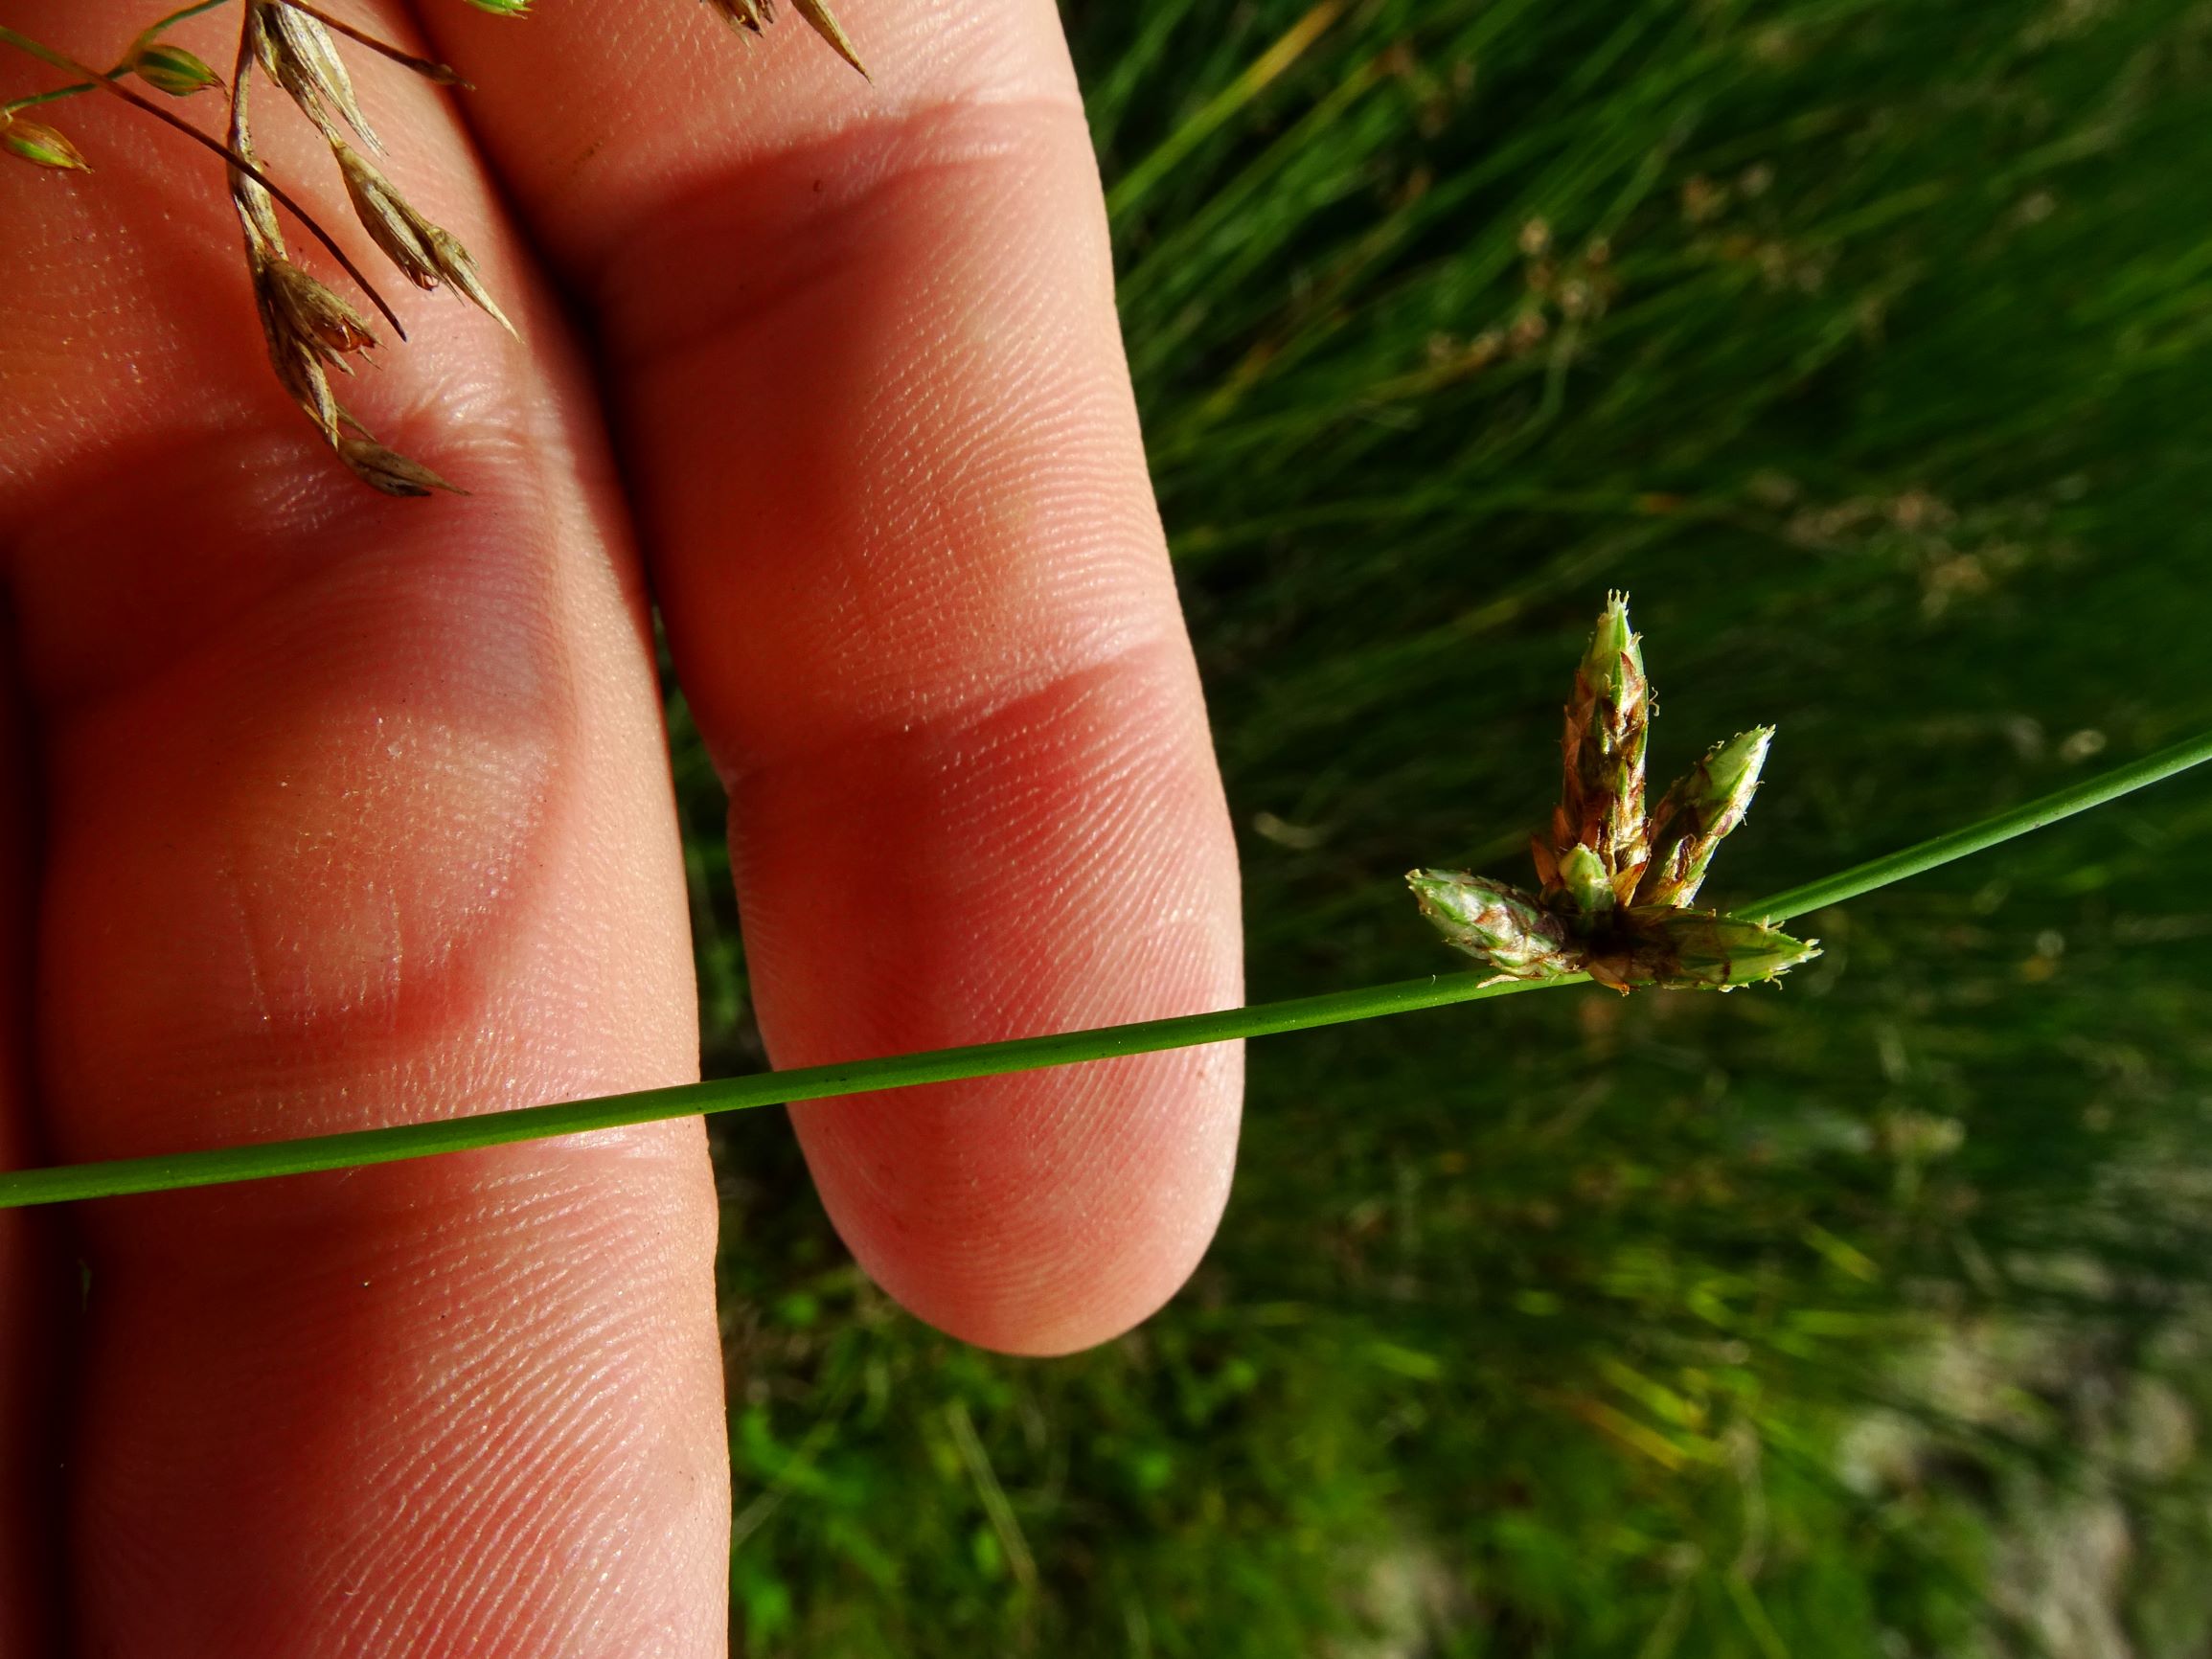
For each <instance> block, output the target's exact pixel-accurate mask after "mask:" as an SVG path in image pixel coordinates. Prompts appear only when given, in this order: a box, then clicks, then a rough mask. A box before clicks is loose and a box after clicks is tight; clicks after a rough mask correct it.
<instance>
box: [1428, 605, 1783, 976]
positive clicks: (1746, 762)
mask: <svg viewBox="0 0 2212 1659" xmlns="http://www.w3.org/2000/svg"><path fill="white" fill-rule="evenodd" d="M1652 711H1653V704H1652V687H1651V682H1650V680H1649V679H1648V678H1647V677H1646V675H1645V672H1644V656H1643V645H1642V642H1641V641H1640V640H1639V639H1638V638H1637V636H1636V635H1635V634H1634V633H1633V632H1632V631H1631V630H1630V627H1629V605H1628V599H1627V596H1626V595H1624V594H1618V593H1615V594H1608V596H1607V598H1606V608H1605V610H1604V611H1603V612H1602V613H1601V614H1600V615H1599V617H1598V625H1597V628H1596V631H1595V632H1594V633H1593V634H1592V635H1591V638H1590V644H1589V648H1588V649H1587V650H1586V651H1585V652H1584V653H1583V660H1582V662H1581V664H1580V665H1579V666H1578V667H1577V668H1576V670H1575V684H1574V693H1573V695H1572V696H1571V697H1570V698H1569V699H1568V702H1567V707H1566V730H1565V736H1564V738H1563V739H1562V743H1561V750H1562V761H1563V766H1562V783H1561V787H1560V803H1559V806H1558V807H1555V808H1554V809H1553V812H1552V818H1551V823H1550V825H1549V826H1548V827H1547V829H1546V830H1544V831H1543V832H1541V833H1539V834H1538V835H1537V836H1535V837H1534V838H1533V840H1532V841H1531V843H1530V852H1531V854H1532V855H1533V856H1534V858H1535V861H1536V868H1537V875H1538V878H1539V881H1540V882H1541V884H1542V891H1541V892H1540V893H1539V894H1528V893H1523V892H1522V891H1520V890H1519V889H1518V888H1516V887H1510V886H1507V885H1506V884H1505V883H1503V882H1500V881H1493V880H1489V879H1487V878H1485V877H1483V876H1478V875H1469V874H1467V873H1466V872H1464V871H1454V870H1416V871H1414V872H1412V873H1411V874H1410V875H1408V876H1407V877H1406V880H1407V882H1408V883H1409V884H1410V885H1411V886H1412V888H1413V892H1414V896H1415V898H1417V899H1419V901H1420V904H1421V912H1422V914H1423V915H1424V916H1425V917H1427V918H1428V920H1430V922H1431V923H1433V924H1434V925H1435V926H1436V928H1437V929H1438V931H1439V932H1441V933H1442V934H1443V935H1444V938H1445V942H1446V943H1448V944H1450V945H1452V946H1453V947H1454V948H1456V949H1459V950H1463V951H1465V952H1466V953H1467V954H1468V955H1470V956H1471V957H1473V958H1474V959H1475V960H1476V961H1478V962H1480V963H1482V964H1484V965H1485V966H1488V967H1489V968H1490V969H1491V970H1492V972H1493V975H1494V978H1495V979H1497V980H1527V979H1551V978H1557V977H1560V976H1562V975H1565V974H1569V973H1587V974H1588V975H1589V976H1590V977H1591V978H1592V979H1594V980H1596V981H1597V982H1598V983H1599V984H1601V985H1608V986H1611V987H1612V988H1613V989H1616V990H1619V991H1622V992H1624V993H1625V992H1627V991H1628V990H1629V989H1630V988H1632V987H1637V986H1658V987H1668V988H1690V987H1705V988H1711V989H1721V990H1731V989H1734V988H1736V987H1737V986H1739V985H1750V984H1755V983H1758V982H1760V981H1765V980H1772V979H1777V978H1779V977H1780V976H1781V975H1783V974H1784V973H1787V972H1788V971H1789V970H1790V968H1792V967H1794V966H1797V965H1798V964H1799V963H1801V962H1804V961H1806V960H1808V959H1809V958H1811V957H1813V956H1817V955H1818V954H1819V950H1818V946H1817V942H1809V941H1800V940H1795V939H1792V938H1790V936H1789V935H1788V934H1786V933H1784V932H1782V931H1781V930H1780V929H1779V928H1775V927H1771V926H1768V925H1767V924H1766V923H1764V922H1754V921H1744V920H1738V919H1737V918H1734V917H1728V916H1722V915H1721V914H1719V913H1718V912H1716V911H1710V910H1692V909H1689V908H1688V906H1689V904H1690V901H1691V900H1692V899H1694V898H1697V896H1698V889H1699V886H1700V885H1702V884H1703V882H1704V879H1705V874H1706V871H1707V870H1708V869H1709V868H1710V867H1711V865H1712V862H1713V854H1714V853H1715V852H1717V851H1718V850H1719V848H1720V845H1721V843H1722V841H1723V840H1724V839H1726V837H1727V836H1728V834H1729V832H1730V831H1732V830H1735V829H1736V827H1737V826H1738V825H1740V824H1742V823H1743V822H1744V814H1745V812H1746V811H1747V810H1748V809H1749V807H1750V805H1751V797H1752V795H1753V794H1755V793H1756V792H1757V790H1758V787H1759V772H1760V768H1761V767H1762V766H1763V765H1764V764H1765V763H1766V760H1767V748H1768V746H1769V745H1770V744H1771V743H1772V742H1773V739H1774V730H1773V728H1772V727H1771V726H1760V727H1756V728H1754V729H1753V730H1751V731H1748V732H1745V733H1743V734H1741V735H1740V736H1737V737H1734V738H1731V739H1728V740H1727V741H1726V742H1724V743H1720V744H1717V745H1715V746H1714V748H1713V749H1712V750H1711V752H1709V753H1708V754H1707V755H1706V756H1705V757H1704V759H1703V760H1701V761H1699V762H1698V763H1697V765H1695V766H1693V767H1692V768H1691V769H1690V771H1689V772H1688V773H1687V774H1685V775H1684V776H1683V777H1682V778H1681V779H1679V780H1678V781H1677V782H1676V784H1674V786H1673V787H1672V788H1670V789H1669V790H1668V791H1667V792H1666V794H1665V795H1664V796H1663V797H1661V799H1660V802H1659V805H1658V807H1657V808H1656V809H1655V810H1653V811H1652V812H1651V813H1649V814H1648V815H1647V813H1646V811H1645V807H1644V800H1645V776H1644V752H1645V748H1646V745H1647V743H1648V740H1649V738H1650V733H1651V719H1652Z"/></svg>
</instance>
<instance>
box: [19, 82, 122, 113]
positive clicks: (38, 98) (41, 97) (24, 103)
mask: <svg viewBox="0 0 2212 1659" xmlns="http://www.w3.org/2000/svg"><path fill="white" fill-rule="evenodd" d="M99 90H100V82H98V81H97V80H80V81H79V82H78V83H77V84H76V85H75V86H57V87H56V88H55V89H54V90H53V91H52V92H34V93H33V94H32V95H31V96H30V97H29V98H11V99H10V100H9V101H8V102H6V103H0V115H13V114H14V113H15V112H16V111H17V110H19V109H36V108H37V107H38V106H39V105H40V104H41V103H59V102H61V101H62V100H63V99H65V98H81V97H83V96H84V94H86V93H87V92H98V91H99Z"/></svg>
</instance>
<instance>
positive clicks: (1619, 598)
mask: <svg viewBox="0 0 2212 1659" xmlns="http://www.w3.org/2000/svg"><path fill="white" fill-rule="evenodd" d="M1631 668H1632V670H1633V674H1634V677H1635V678H1637V679H1641V678H1642V676H1643V671H1644V658H1643V650H1642V642H1641V641H1640V640H1638V639H1637V638H1636V636H1635V634H1634V633H1633V632H1632V631H1631V630H1630V627H1629V596H1628V595H1627V594H1625V593H1608V595H1606V608H1605V609H1604V610H1602V611H1600V612H1599V613H1598V625H1597V629H1596V631H1595V632H1593V633H1592V634H1591V635H1590V644H1589V648H1588V649H1587V650H1586V651H1585V652H1584V653H1583V661H1582V670H1583V677H1584V678H1585V679H1586V680H1588V681H1589V683H1590V686H1591V688H1592V689H1593V690H1595V691H1597V692H1598V693H1600V694H1601V695H1607V696H1613V697H1618V696H1619V695H1620V693H1621V690H1622V687H1623V685H1624V683H1625V682H1626V681H1627V680H1628V679H1629V678H1630V673H1629V672H1628V670H1630V669H1631Z"/></svg>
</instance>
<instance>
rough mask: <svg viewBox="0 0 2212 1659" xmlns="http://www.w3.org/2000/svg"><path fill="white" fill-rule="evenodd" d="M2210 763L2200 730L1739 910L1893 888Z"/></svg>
mask: <svg viewBox="0 0 2212 1659" xmlns="http://www.w3.org/2000/svg"><path fill="white" fill-rule="evenodd" d="M2205 761H2212V732H2201V733H2199V734H2198V735H2197V736H2196V737H2194V738H2190V739H2186V740H2185V741H2182V742H2178V743H2176V744H2174V745H2173V746H2172V747H2171V748H2165V749H2160V750H2159V751H2158V752H2157V753H2156V754H2154V755H2146V756H2144V757H2143V759H2141V760H2140V761H2135V762H2133V763H2132V765H2127V766H2117V767H2114V768H2113V769H2112V770H2111V771H2109V772H2102V773H2099V774H2098V775H2097V776H2096V777H2094V778H2089V779H2085V780H2084V781H2083V782H2082V783H2079V784H2075V785H2074V786H2073V787H2072V788H2070V789H2061V790H2059V791H2058V792H2057V793H2056V794H2051V795H2045V796H2043V797H2042V798H2041V800H2037V801H2030V802H2029V803H2028V804H2027V805H2026V806H2025V807H2014V808H2013V809H2012V810H2011V811H2010V812H2000V813H1998V814H1997V815H1996V816H1995V817H1994V818H1984V819H1983V820H1982V821H1981V822H1980V823H1979V824H1970V825H1968V826H1967V827H1966V828H1965V829H1964V830H1952V831H1951V832H1950V834H1949V835H1938V836H1936V837H1935V838H1934V839H1933V840H1931V841H1923V842H1922V843H1920V845H1919V846H1917V847H1907V848H1906V849H1905V850H1904V852H1892V853H1891V854H1889V856H1888V857H1886V858H1876V859H1871V860H1869V861H1868V862H1867V863H1864V864H1859V865H1855V866H1854V867H1853V868H1851V869H1849V870H1846V871H1844V872H1843V873H1842V874H1841V875H1831V876H1829V877H1828V878H1827V879H1826V880H1824V881H1809V882H1807V883H1806V884H1805V885H1804V886H1803V887H1792V888H1791V889H1790V891H1789V892H1787V893H1777V894H1776V895H1775V896H1774V897H1773V898H1768V899H1765V900H1763V901H1762V902H1760V903H1758V904H1747V905H1745V906H1744V907H1743V908H1742V909H1740V910H1738V911H1737V912H1736V914H1737V915H1738V916H1742V917H1745V918H1748V919H1751V920H1758V921H1769V922H1779V921H1788V920H1790V918H1791V917H1792V916H1803V915H1805V914H1806V913H1807V912H1809V911H1813V910H1820V909H1823V908H1825V907H1826V906H1828V905H1831V904H1841V903H1843V902H1844V901H1845V900H1847V899H1852V898H1859V896H1860V895H1861V894H1867V893H1872V892H1873V891H1874V890H1875V889H1876V888H1878V887H1887V886H1888V885H1889V884H1890V883H1891V882H1893V881H1903V880H1904V879H1905V878H1906V877H1907V876H1910V875H1920V874H1921V873H1922V872H1924V871H1928V870H1933V869H1935V868H1936V867H1937V866H1938V865H1941V864H1949V863H1950V862H1951V861H1952V860H1954V859H1959V858H1966V857H1971V856H1972V855H1973V854H1974V853H1976V852H1983V851H1984V850H1986V849H1988V848H1991V847H1995V846H1996V845H1997V844H1998V843H1999V842H2001V841H2010V840H2011V839H2012V838H2013V837H2014V836H2016V835H2025V834H2027V833H2028V832H2029V831H2030V830H2041V829H2042V828H2043V827H2044V826H2045V825H2047V824H2056V823H2057V822H2058V821H2059V820H2060V819H2062V818H2071V817H2072V816H2073V815H2074V814H2075V813H2077V812H2087V810H2088V809H2089V808H2090V807H2102V806H2103V805H2104V804H2105V803H2106V802H2108V801H2116V800H2118V799H2119V798H2120V797H2121V796H2122V795H2127V794H2132V793H2133V792H2134V791H2135V790H2137V789H2141V788H2145V787H2147V786H2148V785H2150V784H2156V783H2161V782H2163V781H2164V780H2166V779H2168V778H2171V777H2173V776H2174V774H2175V773H2177V772H2186V771H2187V770H2188V769H2189V768H2190V767H2192V766H2201V765H2202V764H2203V763H2204V762H2205Z"/></svg>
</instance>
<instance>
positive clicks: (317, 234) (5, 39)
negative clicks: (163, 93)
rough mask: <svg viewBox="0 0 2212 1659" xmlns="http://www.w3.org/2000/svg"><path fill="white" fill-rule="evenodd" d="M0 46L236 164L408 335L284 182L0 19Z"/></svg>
mask: <svg viewBox="0 0 2212 1659" xmlns="http://www.w3.org/2000/svg"><path fill="white" fill-rule="evenodd" d="M0 45H5V46H12V47H14V48H15V50H16V51H18V52H22V53H27V54H29V55H30V56H31V57H35V58H37V59H38V61H39V62H41V63H45V64H50V65H52V66H53V67H54V68H56V69H58V70H60V71H62V72H63V73H64V74H66V75H76V76H81V77H82V78H83V79H84V80H89V81H91V82H92V83H93V84H95V85H96V86H98V87H99V88H100V89H101V90H102V91H103V92H112V93H114V94H115V96H116V97H118V98H120V99H122V100H123V102H125V103H127V104H129V105H131V106H132V107H133V108H135V109H143V110H145V111H146V113H147V114H148V115H150V116H152V117H153V118H154V120H156V121H158V122H161V123H162V124H164V125H168V126H173V127H175V128H176V129H177V131H179V132H181V133H183V134H184V135H185V137H187V138H189V139H191V140H192V141H193V142H194V144H197V145H200V146H203V147H204V148H208V149H212V150H214V151H215V152H216V154H217V155H219V156H221V157H222V158H223V160H225V161H227V162H229V163H230V164H231V166H233V167H235V168H237V169H238V170H239V171H240V172H242V173H244V174H245V175H246V177H248V178H250V179H252V180H253V181H254V183H256V184H258V185H260V186H261V187H262V189H263V190H265V191H267V192H268V193H269V194H270V195H272V196H274V197H275V198H276V199H277V200H278V201H280V202H282V203H284V205H285V207H287V208H289V209H290V210H291V212H292V214H293V216H295V217H296V218H298V220H299V221H300V223H301V224H303V225H305V226H307V228H308V234H309V235H310V236H312V237H313V238H314V239H315V240H317V241H319V242H321V243H322V244H323V246H324V248H325V249H326V250H327V251H328V252H329V254H330V256H331V258H332V259H333V260H336V261H338V265H339V268H340V269H342V270H343V271H344V272H345V273H346V275H347V276H349V277H351V278H353V282H354V284H355V285H356V286H358V287H359V288H360V290H361V292H362V293H364V294H366V295H368V297H369V303H370V304H371V305H373V306H375V307H376V309H377V310H379V311H381V312H382V313H383V314H384V320H385V321H386V322H387V323H390V324H391V325H392V331H393V332H394V333H395V334H397V335H399V338H400V339H402V340H404V339H405V338H406V337H407V329H406V325H405V324H403V323H401V322H400V321H399V312H397V311H395V310H393V309H392V307H390V306H389V305H387V304H385V302H384V296H383V295H382V294H380V293H378V292H377V291H376V284H374V283H372V282H370V281H369V279H368V278H367V277H366V276H364V275H362V274H361V267H360V266H359V265H356V264H355V263H354V262H353V260H352V259H350V258H349V257H348V256H347V253H346V250H345V249H344V248H342V247H340V246H338V244H337V241H336V239H333V238H332V237H331V233H330V232H329V231H327V230H325V229H323V227H322V224H321V222H320V221H319V220H317V219H316V217H315V216H314V215H313V214H311V213H309V212H308V210H307V209H306V208H304V207H302V206H301V205H300V204H299V202H298V200H297V199H296V198H295V197H294V196H293V195H292V193H290V192H289V191H287V190H285V187H284V186H283V185H281V184H279V183H277V181H276V180H275V179H273V178H271V177H269V175H268V174H267V173H265V172H263V171H262V170H261V169H260V168H258V167H256V166H255V165H254V164H253V163H252V162H250V161H248V160H246V158H245V157H243V156H241V155H239V154H237V153H236V152H234V151H233V150H232V149H231V148H230V146H228V145H226V144H223V143H221V142H219V141H218V140H216V139H212V138H210V137H208V135H207V134H206V133H204V132H202V131H200V129H199V128H198V127H196V126H194V125H192V123H191V122H189V121H185V120H182V119H180V118H179V117H177V116H174V115H171V114H170V112H169V111H168V110H166V109H163V108H162V107H161V106H160V105H159V104H155V103H149V102H147V100H145V99H143V98H141V97H139V95H138V94H137V93H135V92H133V91H131V90H130V88H129V87H127V86H124V85H121V84H119V83H118V82H117V80H116V79H115V77H114V76H112V75H103V74H102V73H101V72H100V71H99V70H97V69H91V68H88V67H86V66H85V65H84V64H81V63H80V62H78V61H77V59H76V58H74V57H70V56H69V55H68V54H67V53H63V52H57V51H55V50H54V48H53V47H51V46H41V45H40V44H39V43H38V42H37V41H35V40H34V39H32V38H31V36H30V35H28V34H18V33H17V32H16V31H14V30H12V29H11V28H9V27H8V26H7V25H6V24H4V23H0Z"/></svg>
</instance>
